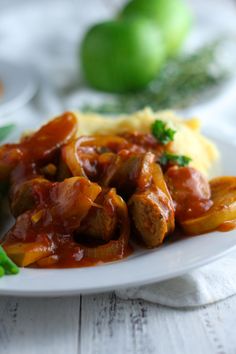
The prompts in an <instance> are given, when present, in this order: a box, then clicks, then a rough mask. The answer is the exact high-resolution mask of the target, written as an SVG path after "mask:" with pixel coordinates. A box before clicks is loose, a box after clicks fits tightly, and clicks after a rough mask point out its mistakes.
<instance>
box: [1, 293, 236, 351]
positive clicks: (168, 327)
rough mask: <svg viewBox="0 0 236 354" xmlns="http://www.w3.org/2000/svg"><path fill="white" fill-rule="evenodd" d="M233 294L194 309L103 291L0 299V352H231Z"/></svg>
mask: <svg viewBox="0 0 236 354" xmlns="http://www.w3.org/2000/svg"><path fill="white" fill-rule="evenodd" d="M235 323H236V296H234V297H232V298H230V299H228V300H226V301H222V302H219V303H217V304H214V305H211V306H207V307H202V308H199V309H196V310H177V309H172V308H165V307H161V306H158V305H154V304H150V303H146V302H144V301H138V300H133V301H123V300H120V299H118V298H116V296H115V295H114V293H107V294H102V295H89V296H81V297H80V296H78V297H74V298H72V297H70V298H64V299H59V298H55V299H18V298H7V297H2V298H0V353H1V354H21V353H22V354H42V353H43V354H54V353H55V354H67V353H68V354H124V353H125V354H144V353H145V354H153V353H157V354H190V353H192V354H235V353H236V335H235Z"/></svg>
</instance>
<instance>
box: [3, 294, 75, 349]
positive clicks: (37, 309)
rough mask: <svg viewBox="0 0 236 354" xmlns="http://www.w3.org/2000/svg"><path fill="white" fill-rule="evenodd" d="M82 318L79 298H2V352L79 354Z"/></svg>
mask: <svg viewBox="0 0 236 354" xmlns="http://www.w3.org/2000/svg"><path fill="white" fill-rule="evenodd" d="M79 318H80V297H77V298H66V299H15V298H5V297H4V298H0V353H1V354H14V353H18V354H20V353H22V354H38V353H41V354H42V353H43V354H52V353H55V354H65V353H72V354H73V353H77V352H78V349H77V348H78V335H79Z"/></svg>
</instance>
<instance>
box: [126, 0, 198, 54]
mask: <svg viewBox="0 0 236 354" xmlns="http://www.w3.org/2000/svg"><path fill="white" fill-rule="evenodd" d="M137 15H138V16H144V17H146V18H148V19H149V20H152V21H153V23H155V24H156V25H157V26H158V27H159V29H160V30H161V32H162V35H163V38H164V41H165V46H166V52H167V55H168V56H174V55H175V54H176V53H177V52H178V51H179V50H180V48H181V46H182V44H183V42H184V40H185V38H186V35H187V33H188V30H189V28H190V25H191V22H192V15H191V11H190V9H189V7H188V5H187V4H186V1H185V0H131V1H129V2H128V3H127V4H126V5H125V6H124V8H123V10H122V11H121V13H120V16H121V17H125V18H127V17H130V16H131V17H132V16H137Z"/></svg>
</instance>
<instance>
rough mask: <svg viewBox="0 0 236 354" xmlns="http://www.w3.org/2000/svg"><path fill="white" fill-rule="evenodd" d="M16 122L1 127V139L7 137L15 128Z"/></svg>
mask: <svg viewBox="0 0 236 354" xmlns="http://www.w3.org/2000/svg"><path fill="white" fill-rule="evenodd" d="M14 127H15V126H14V124H8V125H4V126H2V127H0V141H2V140H4V139H6V138H7V136H8V135H9V134H10V133H11V131H12V130H13V129H14Z"/></svg>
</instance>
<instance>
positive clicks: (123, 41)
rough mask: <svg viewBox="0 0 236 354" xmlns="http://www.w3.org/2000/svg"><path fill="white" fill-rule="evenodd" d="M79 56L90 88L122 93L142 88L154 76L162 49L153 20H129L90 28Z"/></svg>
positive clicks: (162, 52) (100, 24)
mask: <svg viewBox="0 0 236 354" xmlns="http://www.w3.org/2000/svg"><path fill="white" fill-rule="evenodd" d="M80 55H81V64H82V68H83V71H84V75H85V78H86V79H87V81H88V83H89V84H90V85H91V86H92V87H94V88H96V89H98V90H102V91H108V92H120V93H123V92H128V91H135V90H139V89H142V88H143V87H145V86H146V85H147V84H148V83H149V82H150V80H152V79H153V78H154V77H155V75H156V74H157V72H158V71H159V70H160V68H161V66H162V64H163V61H164V58H165V49H164V44H163V39H162V36H161V35H160V33H159V30H158V29H157V27H156V25H154V24H153V23H152V21H149V20H147V19H146V18H142V17H141V18H140V17H132V18H129V19H121V20H117V21H107V22H102V23H99V24H97V25H95V26H93V27H92V28H91V29H90V30H89V31H88V32H87V33H86V34H85V37H84V38H83V40H82V44H81V48H80Z"/></svg>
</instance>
